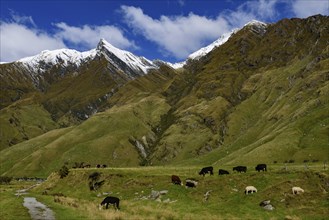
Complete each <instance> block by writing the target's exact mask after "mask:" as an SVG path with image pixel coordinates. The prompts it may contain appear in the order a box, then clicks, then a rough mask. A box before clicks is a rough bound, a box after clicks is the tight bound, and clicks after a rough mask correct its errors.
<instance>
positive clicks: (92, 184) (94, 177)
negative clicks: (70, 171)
mask: <svg viewBox="0 0 329 220" xmlns="http://www.w3.org/2000/svg"><path fill="white" fill-rule="evenodd" d="M100 177H101V173H99V172H93V173H91V174H90V175H89V177H88V179H89V189H90V190H91V191H92V190H95V191H96V190H97V189H99V188H100V187H101V186H102V185H103V184H104V182H105V180H102V181H98V180H99V179H100Z"/></svg>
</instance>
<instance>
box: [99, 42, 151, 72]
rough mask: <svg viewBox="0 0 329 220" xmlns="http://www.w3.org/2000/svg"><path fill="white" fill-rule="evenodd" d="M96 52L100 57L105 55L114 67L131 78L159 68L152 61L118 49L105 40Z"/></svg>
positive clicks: (100, 43)
mask: <svg viewBox="0 0 329 220" xmlns="http://www.w3.org/2000/svg"><path fill="white" fill-rule="evenodd" d="M96 50H97V53H98V55H100V54H103V55H104V56H105V58H106V59H107V61H109V62H110V63H111V64H112V65H113V66H115V67H116V68H117V69H121V70H123V71H124V72H125V73H129V75H130V76H135V75H140V74H141V73H142V74H146V73H147V72H148V70H150V69H155V68H157V66H156V65H155V64H154V63H153V62H152V61H150V60H148V59H146V58H145V57H139V56H136V55H134V54H132V53H131V52H129V51H125V50H121V49H118V48H116V47H114V46H113V45H112V44H110V43H109V42H107V41H106V40H104V39H101V40H100V41H99V43H98V45H97V48H96Z"/></svg>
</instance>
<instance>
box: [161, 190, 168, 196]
mask: <svg viewBox="0 0 329 220" xmlns="http://www.w3.org/2000/svg"><path fill="white" fill-rule="evenodd" d="M159 193H160V195H166V194H167V193H168V190H161V191H160V192H159Z"/></svg>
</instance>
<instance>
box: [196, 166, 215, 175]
mask: <svg viewBox="0 0 329 220" xmlns="http://www.w3.org/2000/svg"><path fill="white" fill-rule="evenodd" d="M213 170H214V168H213V167H204V168H202V169H201V171H200V172H199V175H203V176H204V175H206V174H207V173H210V175H214V172H213Z"/></svg>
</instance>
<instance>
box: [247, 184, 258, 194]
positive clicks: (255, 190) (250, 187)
mask: <svg viewBox="0 0 329 220" xmlns="http://www.w3.org/2000/svg"><path fill="white" fill-rule="evenodd" d="M256 192H257V189H256V187H254V186H247V187H246V189H245V191H244V193H245V194H246V195H247V194H249V193H256Z"/></svg>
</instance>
